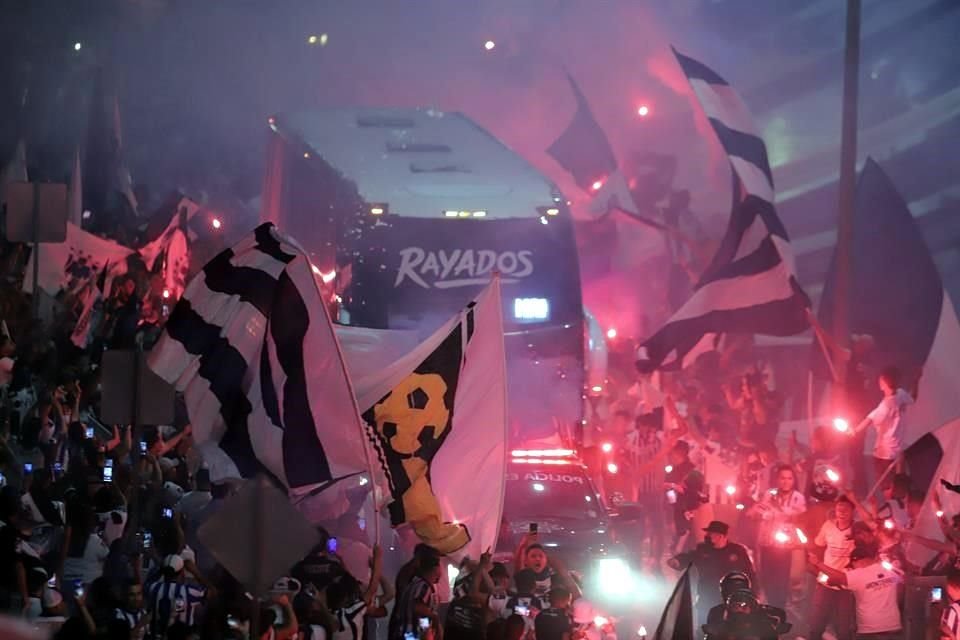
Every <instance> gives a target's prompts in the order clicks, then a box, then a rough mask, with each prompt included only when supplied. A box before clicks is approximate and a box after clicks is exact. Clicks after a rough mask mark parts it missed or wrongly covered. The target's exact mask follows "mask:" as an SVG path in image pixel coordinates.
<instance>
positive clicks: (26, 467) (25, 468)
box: [23, 462, 33, 473]
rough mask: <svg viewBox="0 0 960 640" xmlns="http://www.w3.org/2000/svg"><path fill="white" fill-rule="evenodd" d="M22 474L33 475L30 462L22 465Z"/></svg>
mask: <svg viewBox="0 0 960 640" xmlns="http://www.w3.org/2000/svg"><path fill="white" fill-rule="evenodd" d="M23 472H24V473H33V464H32V463H30V462H24V463H23Z"/></svg>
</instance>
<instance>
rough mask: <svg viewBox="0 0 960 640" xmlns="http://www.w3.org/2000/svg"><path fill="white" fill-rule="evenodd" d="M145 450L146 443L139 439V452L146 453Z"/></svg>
mask: <svg viewBox="0 0 960 640" xmlns="http://www.w3.org/2000/svg"><path fill="white" fill-rule="evenodd" d="M146 452H147V443H146V442H144V441H143V440H141V441H140V453H146Z"/></svg>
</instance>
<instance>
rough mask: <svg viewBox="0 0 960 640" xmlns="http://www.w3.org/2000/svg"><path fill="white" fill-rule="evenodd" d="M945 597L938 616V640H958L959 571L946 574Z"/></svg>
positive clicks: (954, 570)
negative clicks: (941, 611)
mask: <svg viewBox="0 0 960 640" xmlns="http://www.w3.org/2000/svg"><path fill="white" fill-rule="evenodd" d="M947 597H948V602H947V603H946V605H945V607H944V609H943V614H942V615H941V616H940V640H960V569H951V570H950V571H949V572H948V573H947Z"/></svg>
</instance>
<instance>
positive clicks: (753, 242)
mask: <svg viewBox="0 0 960 640" xmlns="http://www.w3.org/2000/svg"><path fill="white" fill-rule="evenodd" d="M674 54H675V55H676V57H677V61H678V62H679V63H680V67H681V68H682V69H683V72H684V73H685V74H686V76H687V80H689V82H690V86H691V87H692V88H693V91H694V93H695V94H696V96H697V99H698V101H699V103H700V106H701V108H702V109H703V111H704V113H705V114H706V116H707V119H708V120H709V121H710V125H711V126H712V128H713V131H714V133H716V135H717V138H718V139H719V141H720V144H721V145H722V146H723V148H724V151H726V153H727V156H728V158H729V160H730V167H731V172H732V174H733V206H732V210H731V212H730V221H729V223H728V224H727V230H726V233H725V235H724V238H723V241H722V242H721V245H720V248H719V249H718V250H717V252H716V254H715V255H714V257H713V260H712V262H711V263H710V266H709V267H708V268H707V269H706V271H705V272H704V274H703V275H702V276H701V278H700V281H699V282H698V283H697V285H696V287H695V288H694V292H693V295H692V296H691V297H690V299H689V300H687V302H686V303H684V304H683V305H682V306H681V307H680V308H679V309H678V310H677V311H676V312H675V313H674V314H673V316H672V317H671V318H670V319H669V320H668V321H667V322H666V324H665V325H664V326H663V327H661V328H660V330H658V331H657V332H656V333H655V334H654V335H653V336H652V337H651V338H650V339H649V340H647V341H646V342H645V343H644V345H643V349H644V354H643V356H642V357H641V360H640V362H638V366H639V367H640V368H642V369H651V368H656V367H660V366H664V365H667V364H679V363H682V362H684V359H685V357H686V356H687V355H688V353H689V352H690V351H691V350H693V349H694V347H696V346H697V345H698V344H701V343H702V341H703V340H704V339H705V338H706V339H707V340H709V341H713V340H714V339H715V337H714V336H712V335H711V334H722V333H747V334H766V335H778V336H786V335H793V334H796V333H801V332H802V331H804V330H805V329H806V328H807V326H808V321H807V309H808V308H809V306H810V300H809V298H808V297H807V295H806V294H805V293H804V291H803V289H801V288H800V284H799V282H798V281H797V277H796V267H795V265H794V256H793V250H792V248H791V246H790V239H789V237H788V236H787V231H786V229H785V228H784V226H783V223H782V222H781V221H780V218H779V217H778V216H777V211H776V209H775V208H774V206H773V199H774V188H773V173H772V172H771V170H770V162H769V160H768V158H767V147H766V145H765V144H764V142H763V139H762V138H761V137H760V135H759V134H758V132H757V128H756V125H755V124H754V122H753V118H752V117H751V116H750V112H749V111H748V110H747V108H746V105H745V104H744V103H743V101H742V100H741V99H740V96H739V95H737V93H736V91H734V90H733V88H732V87H730V85H729V84H728V83H727V81H726V80H724V79H723V78H721V77H720V76H719V75H718V74H717V73H716V72H715V71H713V70H712V69H710V68H709V67H707V66H706V65H704V64H703V63H701V62H698V61H697V60H694V59H693V58H689V57H687V56H685V55H682V54H680V53H678V52H677V51H674Z"/></svg>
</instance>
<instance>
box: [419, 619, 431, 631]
mask: <svg viewBox="0 0 960 640" xmlns="http://www.w3.org/2000/svg"><path fill="white" fill-rule="evenodd" d="M420 628H421V629H429V628H430V618H420Z"/></svg>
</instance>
